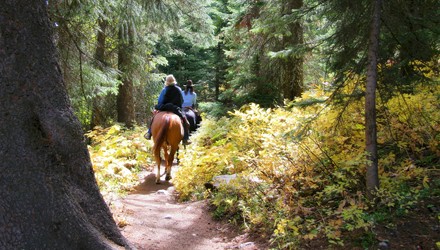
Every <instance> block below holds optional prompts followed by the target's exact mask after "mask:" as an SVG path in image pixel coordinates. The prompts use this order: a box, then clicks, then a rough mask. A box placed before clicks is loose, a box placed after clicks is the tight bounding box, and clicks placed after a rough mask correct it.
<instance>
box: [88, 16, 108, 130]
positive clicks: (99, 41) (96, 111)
mask: <svg viewBox="0 0 440 250" xmlns="http://www.w3.org/2000/svg"><path fill="white" fill-rule="evenodd" d="M98 25H99V30H98V33H97V36H96V50H95V60H96V64H97V66H98V68H99V69H101V70H102V69H104V68H105V66H106V61H105V45H106V44H105V42H106V38H107V36H106V29H107V26H108V22H107V21H106V20H104V18H102V17H101V18H99V20H98ZM101 99H102V97H101V96H99V95H97V96H93V98H92V115H91V119H90V129H93V128H94V127H95V126H98V125H102V123H103V121H104V120H105V119H104V117H103V114H102V111H101V108H102V107H100V103H101Z"/></svg>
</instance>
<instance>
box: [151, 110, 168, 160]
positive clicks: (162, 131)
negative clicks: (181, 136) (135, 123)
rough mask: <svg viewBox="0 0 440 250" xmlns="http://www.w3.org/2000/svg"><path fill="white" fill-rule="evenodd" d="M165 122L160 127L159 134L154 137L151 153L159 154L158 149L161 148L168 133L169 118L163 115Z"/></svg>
mask: <svg viewBox="0 0 440 250" xmlns="http://www.w3.org/2000/svg"><path fill="white" fill-rule="evenodd" d="M164 118H165V121H164V124H163V125H162V127H161V128H160V130H159V132H158V133H157V136H156V138H157V139H156V141H155V142H154V146H153V152H154V153H156V152H158V153H159V152H160V148H161V147H162V144H163V143H164V141H165V138H166V135H167V131H168V127H169V125H170V117H169V116H168V115H165V117H164Z"/></svg>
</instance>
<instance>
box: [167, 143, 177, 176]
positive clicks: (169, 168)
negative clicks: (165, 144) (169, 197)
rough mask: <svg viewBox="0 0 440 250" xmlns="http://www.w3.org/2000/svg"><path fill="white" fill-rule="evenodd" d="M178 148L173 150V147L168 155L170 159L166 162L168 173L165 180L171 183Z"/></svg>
mask: <svg viewBox="0 0 440 250" xmlns="http://www.w3.org/2000/svg"><path fill="white" fill-rule="evenodd" d="M177 149H178V148H173V147H171V150H170V153H169V155H168V158H167V160H166V162H167V163H166V168H165V171H166V173H167V175H166V176H165V180H166V181H169V180H171V166H173V161H174V154H175V153H176V151H177Z"/></svg>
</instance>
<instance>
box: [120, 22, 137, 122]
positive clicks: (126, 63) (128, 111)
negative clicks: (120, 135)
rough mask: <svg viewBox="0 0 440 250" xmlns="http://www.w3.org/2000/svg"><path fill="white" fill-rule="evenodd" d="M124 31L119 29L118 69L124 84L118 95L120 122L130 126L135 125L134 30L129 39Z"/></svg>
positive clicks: (130, 30)
mask: <svg viewBox="0 0 440 250" xmlns="http://www.w3.org/2000/svg"><path fill="white" fill-rule="evenodd" d="M123 32H124V31H122V29H120V30H119V38H118V39H119V48H118V69H119V70H120V71H121V72H122V84H121V85H119V90H118V96H117V103H116V105H117V110H118V122H121V123H124V124H125V126H127V127H128V128H131V127H133V125H134V120H135V115H134V100H133V79H132V76H131V74H130V68H131V66H132V62H131V58H132V51H133V47H134V45H133V30H132V29H131V27H130V28H129V29H128V34H127V35H128V41H127V40H125V39H124V34H123Z"/></svg>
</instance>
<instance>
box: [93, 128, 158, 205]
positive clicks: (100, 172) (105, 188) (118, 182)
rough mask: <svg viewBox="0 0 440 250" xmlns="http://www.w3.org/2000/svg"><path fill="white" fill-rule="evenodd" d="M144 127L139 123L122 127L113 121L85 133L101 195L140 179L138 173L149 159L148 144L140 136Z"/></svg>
mask: <svg viewBox="0 0 440 250" xmlns="http://www.w3.org/2000/svg"><path fill="white" fill-rule="evenodd" d="M145 131H146V128H141V127H136V128H135V129H134V130H125V129H124V128H123V127H121V126H120V125H114V126H112V127H110V128H106V129H103V128H100V127H97V128H95V129H94V130H93V131H90V132H89V133H87V137H88V138H89V139H90V140H91V144H90V145H89V146H88V149H89V153H90V157H91V160H92V163H93V170H94V172H95V177H96V180H97V183H98V186H99V188H100V190H101V193H102V194H103V196H104V198H107V195H111V194H116V193H119V194H120V193H124V192H126V191H129V190H131V189H132V188H133V187H134V186H135V185H137V184H138V183H139V178H138V176H137V173H138V172H139V171H140V170H141V169H143V168H145V167H146V166H147V165H149V164H150V163H151V160H150V159H151V154H150V148H151V145H150V144H149V142H148V141H147V142H146V143H147V145H146V144H145V140H144V139H142V138H143V137H142V134H143V133H145Z"/></svg>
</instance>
